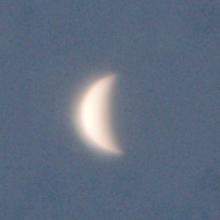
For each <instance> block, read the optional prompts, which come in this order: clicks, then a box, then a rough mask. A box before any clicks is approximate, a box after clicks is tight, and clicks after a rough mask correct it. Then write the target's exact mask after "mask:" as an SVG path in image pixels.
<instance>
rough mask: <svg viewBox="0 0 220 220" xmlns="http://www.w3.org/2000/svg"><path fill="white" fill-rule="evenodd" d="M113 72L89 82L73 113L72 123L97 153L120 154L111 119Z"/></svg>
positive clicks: (114, 76) (114, 77)
mask: <svg viewBox="0 0 220 220" xmlns="http://www.w3.org/2000/svg"><path fill="white" fill-rule="evenodd" d="M116 78H117V77H116V75H115V74H107V75H105V76H104V77H102V78H100V79H97V80H95V81H94V82H91V83H90V85H89V86H88V87H87V88H86V89H85V90H84V91H83V92H82V94H81V97H80V99H79V101H78V103H77V106H76V108H77V112H76V113H74V114H75V115H74V116H76V117H73V118H74V121H75V122H74V123H75V125H76V127H77V129H78V130H79V132H80V135H81V137H82V138H83V139H84V140H85V141H86V142H87V145H88V146H90V147H92V149H94V150H95V151H97V152H98V153H105V154H108V155H112V154H113V155H121V154H122V150H121V148H120V146H119V144H118V143H117V141H116V137H115V135H114V129H113V119H112V103H111V102H112V94H113V86H114V84H115V81H116Z"/></svg>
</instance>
